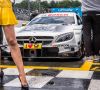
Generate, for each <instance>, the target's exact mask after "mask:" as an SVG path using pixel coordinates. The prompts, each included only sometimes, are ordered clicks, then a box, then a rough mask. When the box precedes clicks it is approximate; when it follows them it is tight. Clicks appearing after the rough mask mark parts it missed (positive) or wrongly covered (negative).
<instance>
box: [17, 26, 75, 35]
mask: <svg viewBox="0 0 100 90" xmlns="http://www.w3.org/2000/svg"><path fill="white" fill-rule="evenodd" d="M73 27H74V26H73V25H62V24H42V25H41V24H34V25H30V26H26V27H24V28H21V29H20V30H18V31H17V33H16V35H17V36H23V35H24V36H25V35H26V36H28V35H30V36H31V35H32V36H33V35H34V36H56V35H59V34H63V33H68V32H73Z"/></svg>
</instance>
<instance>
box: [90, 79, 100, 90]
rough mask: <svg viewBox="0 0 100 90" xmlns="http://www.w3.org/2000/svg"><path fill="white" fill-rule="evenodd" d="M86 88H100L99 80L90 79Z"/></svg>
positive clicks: (99, 89) (95, 89)
mask: <svg viewBox="0 0 100 90" xmlns="http://www.w3.org/2000/svg"><path fill="white" fill-rule="evenodd" d="M88 90H100V80H91V82H90V85H89V88H88Z"/></svg>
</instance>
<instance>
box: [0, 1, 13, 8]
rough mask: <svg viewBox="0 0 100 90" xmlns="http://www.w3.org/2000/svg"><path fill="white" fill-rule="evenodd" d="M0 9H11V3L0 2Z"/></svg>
mask: <svg viewBox="0 0 100 90" xmlns="http://www.w3.org/2000/svg"><path fill="white" fill-rule="evenodd" d="M0 7H3V8H4V7H7V8H8V7H9V8H12V4H11V1H10V0H0Z"/></svg>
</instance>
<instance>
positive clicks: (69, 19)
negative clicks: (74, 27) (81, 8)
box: [28, 16, 75, 25]
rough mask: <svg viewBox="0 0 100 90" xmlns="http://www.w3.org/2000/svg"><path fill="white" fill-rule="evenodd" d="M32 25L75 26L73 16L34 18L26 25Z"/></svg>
mask: <svg viewBox="0 0 100 90" xmlns="http://www.w3.org/2000/svg"><path fill="white" fill-rule="evenodd" d="M33 24H75V20H74V16H52V17H49V16H48V17H47V16H46V17H36V18H34V19H32V21H31V22H30V23H29V24H28V25H33Z"/></svg>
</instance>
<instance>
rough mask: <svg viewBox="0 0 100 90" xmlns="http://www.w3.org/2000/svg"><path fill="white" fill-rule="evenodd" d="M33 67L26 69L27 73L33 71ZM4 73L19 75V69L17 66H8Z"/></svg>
mask: <svg viewBox="0 0 100 90" xmlns="http://www.w3.org/2000/svg"><path fill="white" fill-rule="evenodd" d="M31 70H33V69H25V73H27V72H29V71H31ZM3 71H4V75H19V73H18V70H17V69H16V68H7V69H4V70H3Z"/></svg>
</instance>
